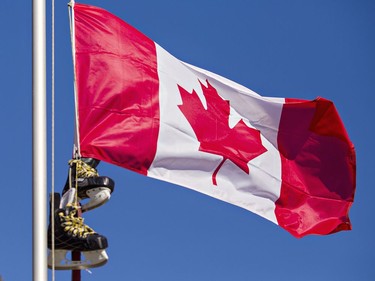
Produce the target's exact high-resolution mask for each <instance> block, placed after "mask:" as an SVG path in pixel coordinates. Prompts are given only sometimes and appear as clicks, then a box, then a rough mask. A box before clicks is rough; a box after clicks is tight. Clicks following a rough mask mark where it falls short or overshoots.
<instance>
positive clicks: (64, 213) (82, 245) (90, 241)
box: [48, 193, 108, 270]
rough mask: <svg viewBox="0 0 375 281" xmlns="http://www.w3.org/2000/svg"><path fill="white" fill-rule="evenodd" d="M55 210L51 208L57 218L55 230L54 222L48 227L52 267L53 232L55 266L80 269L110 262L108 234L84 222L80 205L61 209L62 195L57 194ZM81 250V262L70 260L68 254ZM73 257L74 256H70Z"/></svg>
mask: <svg viewBox="0 0 375 281" xmlns="http://www.w3.org/2000/svg"><path fill="white" fill-rule="evenodd" d="M54 199H55V206H56V208H55V210H51V212H52V214H53V219H54V231H53V232H52V224H51V218H50V224H49V227H48V248H49V249H50V253H49V256H48V267H50V268H52V263H53V261H52V251H51V249H52V241H53V240H52V239H53V238H52V233H53V234H54V241H55V245H54V246H55V248H54V249H55V251H54V254H55V255H54V256H55V259H54V260H55V262H54V263H55V269H58V270H64V269H65V270H76V269H79V270H81V269H86V268H91V267H98V266H101V265H104V264H105V263H106V262H107V261H108V256H107V253H106V251H105V249H106V248H107V247H108V242H107V239H106V237H104V236H103V235H100V234H98V233H96V232H95V231H94V230H93V229H92V228H90V227H89V226H87V225H85V224H84V223H83V218H81V217H78V216H77V213H78V209H77V207H73V206H69V207H66V208H63V209H60V208H59V204H60V194H59V193H55V194H54ZM73 251H78V252H81V254H82V258H81V260H80V261H72V260H71V259H69V255H68V253H71V252H73ZM70 257H71V255H70Z"/></svg>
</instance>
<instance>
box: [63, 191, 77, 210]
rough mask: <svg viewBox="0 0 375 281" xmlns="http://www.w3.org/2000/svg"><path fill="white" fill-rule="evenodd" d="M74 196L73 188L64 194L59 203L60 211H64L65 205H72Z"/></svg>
mask: <svg viewBox="0 0 375 281" xmlns="http://www.w3.org/2000/svg"><path fill="white" fill-rule="evenodd" d="M75 195H76V189H75V188H70V189H69V190H68V191H67V192H65V193H64V195H63V197H62V199H61V201H60V209H64V208H65V207H66V206H67V205H72V204H73V202H74V200H75V197H76V196H75Z"/></svg>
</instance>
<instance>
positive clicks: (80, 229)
mask: <svg viewBox="0 0 375 281" xmlns="http://www.w3.org/2000/svg"><path fill="white" fill-rule="evenodd" d="M76 214H77V210H76V209H72V210H71V211H70V212H69V214H68V215H65V214H64V212H60V213H59V217H60V219H61V220H62V221H63V222H62V223H61V226H62V227H63V228H64V231H65V232H68V234H69V235H72V236H73V237H76V236H78V237H79V238H86V237H87V236H88V235H91V234H95V231H94V230H93V229H92V228H91V227H89V226H88V225H85V224H84V219H83V218H82V217H77V216H76Z"/></svg>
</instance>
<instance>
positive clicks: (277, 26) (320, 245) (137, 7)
mask: <svg viewBox="0 0 375 281" xmlns="http://www.w3.org/2000/svg"><path fill="white" fill-rule="evenodd" d="M21 2H22V3H21ZM31 2H32V1H14V0H5V1H2V8H1V9H0V21H1V26H2V28H1V33H2V34H1V35H2V38H3V39H2V40H1V44H0V48H1V52H0V54H1V68H0V74H1V76H0V77H1V85H2V88H1V101H2V102H1V105H2V108H1V110H0V120H1V122H0V131H1V137H0V145H1V147H2V148H3V149H2V165H1V179H2V187H1V196H2V201H1V205H0V210H1V213H2V216H1V226H0V251H1V254H0V275H1V276H2V277H3V279H4V281H24V280H31V278H32V264H31V257H32V253H31V245H32V244H31V243H32V237H31V234H32V229H31V226H32V222H31V218H32V217H31V183H32V178H31V176H32V167H31V148H32V146H31V130H32V128H31V100H32V99H31V98H32V88H31ZM55 2H56V3H55V6H56V7H55V9H56V19H55V23H56V42H55V43H56V77H55V79H56V82H55V83H56V121H55V122H56V124H55V125H56V134H55V138H56V155H55V173H56V175H55V182H56V189H57V190H58V191H61V189H62V186H63V184H64V183H65V179H66V175H67V170H68V165H67V161H68V160H69V157H70V155H71V151H72V140H73V122H74V121H73V120H74V119H73V73H72V72H73V71H72V70H73V68H72V60H71V50H70V38H69V22H68V9H67V2H66V1H55ZM81 3H87V4H91V5H96V6H100V7H102V8H105V9H107V10H109V11H110V12H112V13H114V14H116V15H117V16H119V17H121V18H122V19H124V20H125V21H127V22H128V23H130V24H131V25H133V26H135V27H136V28H137V29H139V30H141V31H142V32H143V33H145V34H146V35H147V36H149V37H150V38H152V39H153V40H154V41H156V42H157V43H158V44H159V45H161V46H162V47H163V48H165V49H166V50H168V51H169V52H170V53H172V54H173V55H175V56H176V57H177V58H179V59H181V60H183V61H186V62H188V63H191V64H193V65H197V66H199V67H202V68H205V69H208V70H210V71H213V72H215V73H218V74H220V75H222V76H225V77H227V78H229V79H232V80H234V81H236V82H238V83H240V84H242V85H244V86H247V87H248V88H250V89H252V90H254V91H256V92H257V93H259V94H261V95H263V96H277V97H291V98H293V97H294V98H303V99H313V98H315V97H316V96H322V97H325V98H327V99H330V100H332V101H334V103H335V105H336V107H337V108H338V110H339V113H340V115H341V117H342V119H343V121H344V124H345V126H346V128H347V131H348V133H349V136H350V138H351V140H352V141H353V143H354V145H355V146H356V151H357V192H356V197H355V202H354V204H353V207H352V209H351V212H350V217H351V220H352V224H353V230H352V231H347V232H341V233H337V234H334V235H330V236H325V237H323V236H308V237H306V238H303V239H296V238H294V237H292V236H291V235H290V234H289V233H287V232H286V231H284V230H283V229H281V228H280V227H278V226H276V225H274V224H273V223H271V222H269V221H267V220H265V219H263V218H261V217H258V216H257V215H255V214H252V213H250V212H248V211H246V210H243V209H241V208H238V207H235V206H232V205H229V204H227V203H224V202H221V201H218V200H215V199H212V198H210V197H207V196H205V195H202V194H200V193H196V192H194V191H191V190H187V189H185V188H182V187H178V186H175V185H172V184H168V183H164V182H160V181H157V180H154V179H151V178H146V177H144V176H141V175H138V174H135V173H133V172H130V171H127V170H124V169H122V168H119V167H115V166H112V165H108V164H106V163H101V164H100V166H99V173H100V174H101V175H107V176H110V177H112V178H113V179H114V180H115V181H116V190H115V192H114V194H113V198H112V199H111V200H110V202H109V203H108V204H106V205H104V206H103V207H101V208H99V209H96V210H94V211H92V212H90V213H88V214H87V215H85V219H86V220H85V222H86V223H87V224H88V225H90V226H91V227H93V228H94V229H95V230H96V231H97V232H99V233H102V234H104V235H106V236H107V238H108V240H109V244H110V246H109V248H108V250H107V252H108V254H109V257H110V260H109V262H108V264H107V265H105V266H104V267H101V268H97V269H93V270H92V274H90V273H88V272H85V271H83V272H82V280H93V281H94V280H115V281H117V280H120V281H122V280H124V281H127V280H131V281H149V280H150V281H169V280H171V281H172V280H173V281H192V280H194V281H209V280H215V281H229V280H234V281H248V280H257V281H268V280H270V281H273V280H287V281H299V280H305V281H316V280H329V281H335V280H340V281H353V280H361V281H371V280H375V267H374V261H375V239H374V230H375V226H374V219H373V216H374V214H375V204H373V202H372V201H373V198H375V189H374V182H373V180H372V177H373V174H374V171H375V165H374V157H375V150H374V142H373V139H374V136H375V134H374V128H375V127H374V121H375V115H374V110H373V106H374V103H375V52H374V50H375V17H374V14H375V2H374V1H365V0H363V1H357V0H352V1H349V0H342V1H338V0H335V1H333V0H324V1H323V0H318V1H305V0H302V1H278V0H269V1H264V0H256V1H253V0H230V1H229V0H228V1H220V0H217V1H207V0H199V1H198V0H189V1H171V0H168V1H167V0H160V1H150V0H123V1H115V0H105V1H104V0H101V1H99V0H92V1H90V2H88V1H82V2H81ZM50 7H51V4H50V2H48V3H47V16H48V17H47V20H48V21H47V22H48V27H47V31H48V73H49V74H48V89H49V91H48V93H49V94H50V85H51V83H50V69H51V67H50V55H51V52H50V49H51V48H50V44H51V43H50V42H51V40H50V32H51V28H50V24H51V12H50ZM48 100H49V104H50V98H48ZM48 116H50V109H49V114H48ZM48 122H49V124H48V126H49V128H50V123H51V122H50V120H49V121H48ZM49 136H50V135H49ZM49 141H50V137H49ZM48 160H49V162H50V154H49V159H48ZM48 186H49V188H50V180H49V184H48ZM46 204H47V202H46ZM69 278H70V273H69V272H56V280H70V279H69Z"/></svg>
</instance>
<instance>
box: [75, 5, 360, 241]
mask: <svg viewBox="0 0 375 281" xmlns="http://www.w3.org/2000/svg"><path fill="white" fill-rule="evenodd" d="M73 19H74V21H73V22H74V25H73V28H74V33H73V34H74V46H75V48H74V58H75V70H76V81H77V95H78V120H79V121H78V127H79V144H80V150H81V155H82V156H85V157H94V158H97V159H100V160H103V161H106V162H109V163H113V164H115V165H119V166H122V167H124V168H127V169H130V170H133V171H135V172H138V173H141V174H144V175H147V176H149V177H153V178H157V179H160V180H164V181H168V182H171V183H175V184H177V185H181V186H185V187H187V188H190V189H193V190H196V191H199V192H201V193H204V194H207V195H209V196H212V197H215V198H217V199H220V200H223V201H225V202H229V203H231V204H234V205H237V206H240V207H242V208H245V209H247V210H249V211H251V212H254V213H256V214H258V215H260V216H262V217H264V218H266V219H268V220H270V221H272V222H274V223H276V224H278V225H280V226H281V227H283V228H284V229H286V230H287V231H289V232H290V233H291V234H292V235H294V236H296V237H302V236H305V235H307V234H330V233H334V232H337V231H340V230H349V229H351V224H350V221H349V217H348V213H349V209H350V206H351V205H352V203H353V198H354V192H355V178H356V175H355V174H356V164H355V152H354V146H353V144H352V143H351V141H350V140H349V137H348V135H347V133H346V130H345V128H344V126H343V124H342V122H341V120H340V117H339V115H338V113H337V111H336V109H335V106H334V105H333V103H332V102H331V101H328V100H326V99H323V98H317V99H315V100H311V101H307V100H298V99H284V98H269V97H262V96H260V95H258V94H257V93H255V92H253V91H251V90H249V89H248V88H246V87H244V86H241V85H239V84H237V83H235V82H233V81H230V80H228V79H226V78H223V77H221V76H219V75H216V74H214V73H211V72H209V71H206V70H203V69H200V68H198V67H195V66H192V65H190V64H187V63H185V62H182V61H180V60H178V59H177V58H175V57H173V56H172V55H171V54H169V53H168V52H167V51H166V50H164V49H163V48H161V47H160V46H159V45H157V44H156V43H155V42H154V41H152V40H151V39H149V38H148V37H146V36H145V35H143V34H142V33H140V32H139V31H138V30H136V29H135V28H133V27H131V26H130V25H128V24H127V23H125V22H124V21H122V20H121V19H119V18H118V17H116V16H114V15H112V14H110V13H109V12H107V11H105V10H103V9H101V8H97V7H93V6H88V5H82V4H75V5H74V7H73Z"/></svg>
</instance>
